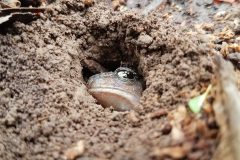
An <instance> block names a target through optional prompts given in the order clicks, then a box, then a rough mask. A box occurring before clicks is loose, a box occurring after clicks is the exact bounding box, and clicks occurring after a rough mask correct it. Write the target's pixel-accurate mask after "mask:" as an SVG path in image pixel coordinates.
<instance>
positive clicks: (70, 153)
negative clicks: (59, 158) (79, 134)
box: [64, 141, 84, 160]
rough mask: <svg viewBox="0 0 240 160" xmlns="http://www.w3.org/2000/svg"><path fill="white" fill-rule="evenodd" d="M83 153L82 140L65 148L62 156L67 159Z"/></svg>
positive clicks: (69, 159) (71, 159)
mask: <svg viewBox="0 0 240 160" xmlns="http://www.w3.org/2000/svg"><path fill="white" fill-rule="evenodd" d="M83 153H84V142H83V141H78V142H77V143H76V145H75V146H73V147H71V148H69V149H67V150H66V151H65V152H64V156H65V158H66V159H67V160H73V159H76V158H77V157H79V156H81V155H82V154H83Z"/></svg>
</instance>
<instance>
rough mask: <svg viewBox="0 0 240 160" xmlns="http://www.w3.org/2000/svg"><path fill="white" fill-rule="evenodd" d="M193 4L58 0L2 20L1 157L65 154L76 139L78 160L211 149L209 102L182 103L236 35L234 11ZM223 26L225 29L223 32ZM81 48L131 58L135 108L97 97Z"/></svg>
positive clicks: (205, 154) (109, 59) (107, 60)
mask: <svg viewBox="0 0 240 160" xmlns="http://www.w3.org/2000/svg"><path fill="white" fill-rule="evenodd" d="M174 4H177V5H174ZM194 4H195V1H191V3H190V2H188V1H185V2H184V1H182V2H181V1H177V2H176V3H175V2H172V3H170V4H169V3H168V2H166V3H165V4H164V5H162V6H161V7H160V8H158V9H156V10H155V11H154V12H153V13H151V14H150V15H149V16H142V15H140V14H138V13H137V12H135V11H134V12H133V11H126V12H121V11H113V10H112V9H111V5H110V4H109V2H108V1H106V2H105V1H101V2H98V3H95V4H94V5H91V6H87V5H85V4H84V3H83V1H82V0H76V1H74V0H66V1H65V0H60V1H57V2H55V3H53V4H51V5H50V8H51V9H49V10H47V11H46V13H44V14H42V15H41V17H40V18H39V19H38V20H36V21H33V22H31V23H30V24H23V23H20V22H16V23H15V24H13V26H12V27H9V28H7V29H6V31H4V33H2V34H1V35H0V44H1V46H0V123H1V125H0V159H6V160H8V159H25V160H27V159H64V158H66V156H67V155H66V153H65V151H66V150H67V149H68V148H70V147H71V146H72V145H73V144H75V143H77V142H79V141H83V142H84V143H83V144H84V148H85V150H84V152H83V153H82V154H81V155H80V156H79V157H78V159H79V160H87V159H89V160H90V159H91V160H92V159H114V160H131V159H139V160H140V159H145V160H146V159H176V158H179V159H194V160H195V159H201V160H208V159H211V158H212V157H213V155H214V151H215V149H216V147H217V144H218V143H219V139H218V138H219V137H218V127H217V125H216V123H215V120H214V116H213V113H212V111H211V107H210V109H209V108H208V109H205V110H204V111H203V112H202V113H201V114H200V115H197V116H196V115H193V114H192V113H191V112H190V111H188V110H187V109H186V106H187V105H186V104H187V101H188V100H189V98H191V97H192V96H195V95H198V94H199V93H201V92H202V91H204V90H205V89H206V87H207V86H208V85H209V84H210V83H211V79H212V77H213V75H214V72H213V68H214V67H213V63H212V59H211V57H212V55H213V54H215V53H216V52H218V51H219V53H222V54H223V53H225V51H226V50H224V47H226V45H224V44H225V42H228V43H232V44H235V43H238V40H239V39H237V38H236V37H237V35H238V34H239V31H240V30H238V29H239V28H236V26H235V22H236V21H237V20H236V17H239V16H238V15H239V13H238V12H237V10H236V11H234V10H228V9H232V8H234V7H233V6H231V5H229V4H224V5H223V6H222V7H223V8H220V10H221V9H225V10H227V11H229V12H227V13H228V14H230V17H228V19H226V20H224V22H223V23H220V22H219V20H214V16H216V13H218V11H219V10H218V9H216V8H215V9H214V10H212V8H211V7H212V5H207V6H210V9H209V8H207V9H206V6H204V5H205V4H199V5H196V6H198V7H200V8H201V9H204V7H205V9H206V10H208V12H204V13H209V15H212V16H206V15H204V16H203V17H202V18H201V10H200V9H192V12H194V14H193V13H192V12H191V10H190V11H189V10H188V9H191V7H192V5H193V6H195V5H194ZM176 6H177V7H176ZM182 6H184V8H181V7H182ZM196 6H195V7H196ZM203 6H204V7H203ZM224 7H225V8H224ZM176 8H177V9H179V8H180V9H181V10H176ZM188 11H189V12H188ZM204 11H205V10H204ZM180 13H181V14H180ZM220 16H221V15H220ZM173 17H174V18H173ZM206 17H208V18H206ZM209 17H210V19H209ZM220 18H221V17H220ZM203 22H204V25H200V24H203ZM205 22H206V23H208V24H209V23H213V26H212V25H207V26H206V24H205ZM236 23H239V21H238V22H236ZM196 24H198V25H196ZM194 26H195V28H194ZM227 26H229V30H231V31H232V33H233V36H232V37H230V38H229V37H228V38H229V39H222V38H221V37H220V36H221V35H219V34H220V33H221V32H222V30H223V29H224V27H227ZM238 27H239V26H238ZM206 36H208V37H207V38H206ZM211 38H212V39H211ZM225 38H226V37H225ZM210 39H211V40H210ZM227 51H228V52H233V53H236V52H237V51H235V50H234V51H232V50H230V51H229V50H227ZM227 54H228V53H227ZM225 56H226V55H225ZM84 58H91V59H94V60H96V61H98V62H99V63H101V64H102V65H104V66H105V67H106V68H107V69H109V70H113V69H114V68H116V67H117V66H118V65H120V63H121V61H127V62H130V63H132V64H133V65H134V66H135V67H136V68H137V69H138V72H139V73H140V74H141V75H142V76H143V77H144V80H145V82H146V89H145V91H144V92H143V95H142V97H141V105H140V106H139V108H140V110H139V111H137V112H133V111H131V112H116V111H113V109H112V108H103V107H102V106H101V105H99V104H97V102H96V100H95V99H94V98H93V97H92V96H91V95H89V93H88V92H87V87H86V83H85V81H84V78H85V77H83V75H84V73H83V72H84V69H83V68H84V67H86V66H84V65H82V63H81V61H82V60H83V59H84ZM211 101H212V99H209V103H210V104H211ZM163 150H164V151H163ZM174 153H175V154H174Z"/></svg>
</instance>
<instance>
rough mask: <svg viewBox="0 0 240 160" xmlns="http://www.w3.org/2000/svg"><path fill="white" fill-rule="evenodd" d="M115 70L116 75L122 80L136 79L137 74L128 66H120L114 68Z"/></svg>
mask: <svg viewBox="0 0 240 160" xmlns="http://www.w3.org/2000/svg"><path fill="white" fill-rule="evenodd" d="M115 72H116V74H117V76H118V77H119V78H120V79H121V80H124V81H127V80H136V79H137V74H136V73H135V72H134V71H133V70H131V69H129V68H125V67H120V68H118V69H116V71H115Z"/></svg>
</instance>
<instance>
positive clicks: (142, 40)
mask: <svg viewBox="0 0 240 160" xmlns="http://www.w3.org/2000/svg"><path fill="white" fill-rule="evenodd" d="M137 41H138V43H139V44H140V45H150V44H151V43H152V42H153V38H152V37H151V36H149V35H147V34H144V35H140V36H139V37H138V40H137Z"/></svg>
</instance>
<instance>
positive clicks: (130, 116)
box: [128, 111, 139, 123]
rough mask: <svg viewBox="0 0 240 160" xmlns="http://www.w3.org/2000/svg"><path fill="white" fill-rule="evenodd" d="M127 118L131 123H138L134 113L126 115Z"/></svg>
mask: <svg viewBox="0 0 240 160" xmlns="http://www.w3.org/2000/svg"><path fill="white" fill-rule="evenodd" d="M128 118H129V120H130V121H131V122H133V123H136V122H139V118H138V117H137V115H136V112H135V111H130V113H129V114H128Z"/></svg>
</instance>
